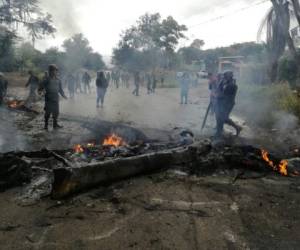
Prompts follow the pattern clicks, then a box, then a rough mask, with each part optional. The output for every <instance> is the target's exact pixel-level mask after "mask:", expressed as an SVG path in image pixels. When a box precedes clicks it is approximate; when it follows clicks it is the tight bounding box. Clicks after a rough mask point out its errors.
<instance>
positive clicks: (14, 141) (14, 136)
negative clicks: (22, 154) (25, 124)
mask: <svg viewBox="0 0 300 250" xmlns="http://www.w3.org/2000/svg"><path fill="white" fill-rule="evenodd" d="M0 119H1V126H0V152H10V151H17V150H25V149H26V147H27V143H26V139H25V137H24V136H23V135H22V134H21V131H20V130H18V129H17V128H16V126H15V121H14V118H13V117H12V116H11V115H10V114H9V112H8V111H7V110H5V109H3V108H0Z"/></svg>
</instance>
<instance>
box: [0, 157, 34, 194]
mask: <svg viewBox="0 0 300 250" xmlns="http://www.w3.org/2000/svg"><path fill="white" fill-rule="evenodd" d="M0 163H1V164H0V165H1V167H0V190H1V191H4V190H6V189H7V188H11V187H16V186H21V185H23V184H24V183H29V182H30V180H31V177H32V171H31V165H30V163H28V162H26V161H25V160H23V159H21V158H19V157H15V156H9V155H8V156H6V157H4V158H2V159H1V162H0Z"/></svg>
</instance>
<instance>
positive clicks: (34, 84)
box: [25, 70, 40, 102]
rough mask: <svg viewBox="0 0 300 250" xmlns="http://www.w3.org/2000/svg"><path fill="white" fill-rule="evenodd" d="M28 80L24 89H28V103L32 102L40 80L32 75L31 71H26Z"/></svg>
mask: <svg viewBox="0 0 300 250" xmlns="http://www.w3.org/2000/svg"><path fill="white" fill-rule="evenodd" d="M28 74H29V79H28V81H27V83H26V85H25V87H26V88H28V87H30V92H29V96H28V101H29V102H31V101H34V100H35V98H36V91H37V90H38V87H39V84H40V80H39V78H38V77H37V76H35V75H34V74H33V72H32V71H31V70H29V71H28Z"/></svg>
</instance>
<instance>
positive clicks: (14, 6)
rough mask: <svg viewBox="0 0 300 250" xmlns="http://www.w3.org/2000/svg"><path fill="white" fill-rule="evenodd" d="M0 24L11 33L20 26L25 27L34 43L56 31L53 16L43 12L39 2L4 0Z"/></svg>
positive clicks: (0, 5)
mask: <svg viewBox="0 0 300 250" xmlns="http://www.w3.org/2000/svg"><path fill="white" fill-rule="evenodd" d="M0 24H1V25H2V26H4V27H5V28H6V29H7V31H10V32H14V31H15V28H18V27H19V26H20V25H21V26H23V27H25V28H26V29H27V31H28V34H29V35H30V36H31V38H32V42H33V43H34V42H35V40H36V39H40V38H42V37H43V36H44V35H49V34H53V33H54V32H55V31H56V29H55V28H54V26H53V25H52V17H51V15H50V14H49V13H46V14H45V13H43V12H42V10H41V8H40V7H39V1H38V0H26V1H25V0H13V1H12V0H2V1H1V3H0Z"/></svg>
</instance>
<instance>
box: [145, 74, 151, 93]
mask: <svg viewBox="0 0 300 250" xmlns="http://www.w3.org/2000/svg"><path fill="white" fill-rule="evenodd" d="M146 80H147V93H148V95H149V94H151V93H152V77H151V75H150V74H147V75H146Z"/></svg>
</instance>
